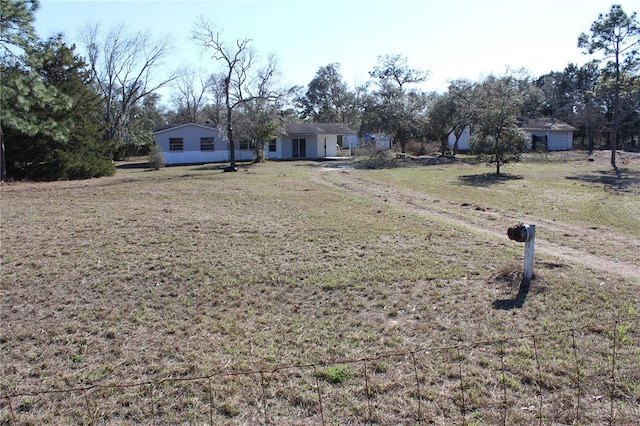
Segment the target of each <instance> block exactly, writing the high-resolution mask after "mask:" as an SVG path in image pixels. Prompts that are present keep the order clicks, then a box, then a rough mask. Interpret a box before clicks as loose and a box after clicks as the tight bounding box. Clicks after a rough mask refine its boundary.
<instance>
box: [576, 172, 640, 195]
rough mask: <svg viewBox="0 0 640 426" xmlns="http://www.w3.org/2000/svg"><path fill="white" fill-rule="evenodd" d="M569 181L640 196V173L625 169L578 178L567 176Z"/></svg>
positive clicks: (584, 175) (586, 174)
mask: <svg viewBox="0 0 640 426" xmlns="http://www.w3.org/2000/svg"><path fill="white" fill-rule="evenodd" d="M567 179H568V180H575V181H580V182H584V183H590V184H596V185H597V184H600V185H604V187H605V188H606V189H607V190H609V191H613V192H634V193H637V194H640V172H638V171H631V170H629V169H625V168H615V169H611V170H599V171H595V172H591V173H585V174H582V175H577V176H567Z"/></svg>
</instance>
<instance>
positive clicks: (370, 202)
mask: <svg viewBox="0 0 640 426" xmlns="http://www.w3.org/2000/svg"><path fill="white" fill-rule="evenodd" d="M596 160H597V161H595V162H587V161H586V159H585V158H582V157H580V156H571V155H568V154H567V155H564V156H560V157H549V158H535V157H530V158H528V159H527V161H524V162H522V163H518V164H513V165H508V166H506V167H505V168H504V169H503V171H504V175H503V176H502V177H500V178H497V177H496V176H494V175H493V173H492V172H493V167H492V166H487V165H485V164H474V163H471V162H465V161H456V162H447V163H444V162H435V164H429V165H426V163H431V162H428V161H424V162H421V161H420V160H412V159H406V160H402V161H400V162H399V164H397V165H398V167H394V168H386V169H378V170H359V169H354V168H351V167H345V166H344V165H342V164H341V167H336V166H337V164H333V163H315V162H283V163H264V164H259V165H251V166H246V167H243V168H241V170H240V171H239V172H238V173H222V172H221V170H220V169H219V168H218V167H217V166H212V165H205V166H185V167H170V168H165V169H161V170H159V171H149V170H147V169H146V168H144V167H137V166H136V163H135V162H130V163H123V164H121V165H120V169H119V170H118V173H117V174H116V176H113V177H108V178H100V179H94V180H88V181H69V182H52V183H22V182H18V183H10V184H7V185H3V186H2V188H1V196H2V200H1V213H2V220H1V223H0V226H1V228H0V232H1V243H2V248H1V252H2V259H1V261H2V263H1V268H2V270H1V276H0V278H1V284H0V398H1V399H0V424H14V423H15V424H34V425H36V424H60V425H62V424H109V425H112V424H113V425H116V424H162V425H164V424H167V425H168V424H210V423H213V424H265V423H270V424H300V425H302V424H365V423H371V424H418V423H420V424H478V425H480V424H482V425H493V424H539V423H540V424H574V423H577V424H607V423H611V424H637V423H639V422H640V408H638V406H639V405H640V361H639V360H640V318H639V316H640V314H639V312H640V291H639V290H640V158H634V157H631V156H625V155H621V160H620V171H619V173H618V174H616V173H614V171H613V170H611V167H610V166H608V164H607V161H606V160H607V158H606V154H603V155H602V157H598V158H597V159H596ZM520 221H522V222H527V223H533V224H536V239H537V240H536V241H537V246H536V250H537V251H536V261H535V268H534V273H535V278H534V280H533V281H532V282H531V285H530V287H520V282H521V278H522V275H521V269H522V257H523V250H524V246H523V245H522V244H520V243H516V242H513V241H510V240H508V238H507V236H506V229H507V228H508V227H509V226H512V225H514V224H515V223H518V222H520Z"/></svg>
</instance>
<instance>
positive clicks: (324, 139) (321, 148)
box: [316, 135, 338, 157]
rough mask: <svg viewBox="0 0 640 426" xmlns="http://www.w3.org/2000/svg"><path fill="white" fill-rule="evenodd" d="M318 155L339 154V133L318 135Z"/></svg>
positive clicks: (331, 155) (335, 155)
mask: <svg viewBox="0 0 640 426" xmlns="http://www.w3.org/2000/svg"><path fill="white" fill-rule="evenodd" d="M317 142H318V149H317V150H316V153H317V154H318V155H317V157H337V156H338V135H318V141H317Z"/></svg>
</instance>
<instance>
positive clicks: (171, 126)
mask: <svg viewBox="0 0 640 426" xmlns="http://www.w3.org/2000/svg"><path fill="white" fill-rule="evenodd" d="M189 126H196V127H202V128H203V129H213V130H218V126H216V125H215V124H200V123H185V124H168V125H165V126H159V127H156V128H155V129H153V134H154V135H155V134H157V133H162V132H166V131H168V130H173V129H179V128H181V127H189Z"/></svg>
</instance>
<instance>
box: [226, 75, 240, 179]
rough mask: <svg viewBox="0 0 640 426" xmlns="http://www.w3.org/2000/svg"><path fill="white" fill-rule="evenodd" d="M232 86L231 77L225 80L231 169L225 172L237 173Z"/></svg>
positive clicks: (228, 168)
mask: <svg viewBox="0 0 640 426" xmlns="http://www.w3.org/2000/svg"><path fill="white" fill-rule="evenodd" d="M230 84H231V75H229V77H227V78H225V80H224V87H225V93H226V105H227V139H228V140H229V163H230V164H229V167H227V168H225V169H224V171H225V172H237V171H238V169H237V168H236V147H235V146H234V143H233V126H232V123H231V119H232V112H233V108H232V107H231V101H230V99H229V85H230Z"/></svg>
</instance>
